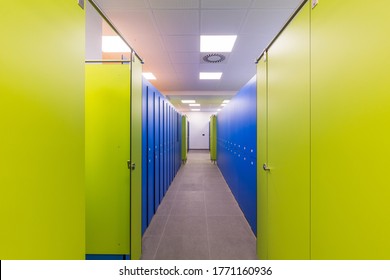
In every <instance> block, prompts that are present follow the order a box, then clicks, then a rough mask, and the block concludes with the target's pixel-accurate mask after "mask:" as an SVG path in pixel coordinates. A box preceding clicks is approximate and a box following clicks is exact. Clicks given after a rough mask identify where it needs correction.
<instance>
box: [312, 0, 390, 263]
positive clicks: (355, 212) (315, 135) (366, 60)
mask: <svg viewBox="0 0 390 280" xmlns="http://www.w3.org/2000/svg"><path fill="white" fill-rule="evenodd" d="M389 10H390V1H387V0H379V1H375V3H373V2H370V1H353V0H346V1H336V0H327V1H320V2H319V4H318V6H317V7H315V8H314V10H313V11H312V80H311V81H312V103H311V104H312V114H311V116H312V258H314V259H390V239H389V236H390V214H389V213H390V203H389V201H390V188H389V186H390V175H389V166H390V161H389V159H390V145H389V143H390V130H389V120H390V110H389V108H390V107H389V104H390V94H389V93H390V83H389V72H390V52H389V50H390V37H389V35H388V30H389V27H390V17H389Z"/></svg>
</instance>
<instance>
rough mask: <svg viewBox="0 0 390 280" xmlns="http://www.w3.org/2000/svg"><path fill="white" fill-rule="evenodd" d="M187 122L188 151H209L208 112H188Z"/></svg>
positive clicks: (209, 114)
mask: <svg viewBox="0 0 390 280" xmlns="http://www.w3.org/2000/svg"><path fill="white" fill-rule="evenodd" d="M186 115H187V117H188V122H189V132H190V133H189V134H190V135H189V140H190V145H189V149H190V150H191V149H198V150H199V149H201V150H208V149H209V137H210V136H209V122H210V116H211V115H212V113H210V112H188V113H186Z"/></svg>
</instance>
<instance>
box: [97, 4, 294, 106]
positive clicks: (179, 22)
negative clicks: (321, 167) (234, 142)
mask: <svg viewBox="0 0 390 280" xmlns="http://www.w3.org/2000/svg"><path fill="white" fill-rule="evenodd" d="M94 2H95V3H96V4H97V5H98V6H99V7H100V8H101V9H102V10H103V11H104V13H105V14H106V15H107V16H108V18H109V19H110V20H111V21H112V22H113V24H114V25H115V26H116V27H117V29H118V30H119V31H120V32H121V33H122V34H123V35H124V37H125V39H126V41H127V42H128V43H129V44H130V45H131V46H132V47H133V48H134V49H135V50H136V51H137V53H138V54H139V55H140V56H141V57H142V58H143V59H144V61H145V64H144V67H143V69H144V72H152V73H153V74H154V75H155V76H156V77H157V80H155V81H152V83H153V84H154V85H155V86H156V87H157V88H158V89H159V90H160V91H161V92H162V93H163V94H165V95H166V96H168V98H170V96H171V95H175V96H176V97H175V98H172V100H171V102H172V103H173V104H174V105H175V102H174V100H176V99H178V98H177V96H180V95H187V94H186V92H192V93H194V92H198V93H199V95H202V96H205V95H209V96H212V95H219V96H221V98H225V97H226V96H227V95H231V93H232V92H237V91H238V90H239V89H240V88H241V87H242V86H243V85H244V84H245V83H246V82H248V81H249V80H250V79H251V78H252V77H253V76H254V75H255V73H256V65H255V63H254V62H255V59H256V58H257V57H258V56H259V55H260V54H261V52H262V51H263V50H264V48H265V47H266V46H267V45H268V44H269V43H270V41H271V40H272V39H273V38H274V37H275V35H276V34H277V33H278V32H279V30H280V29H281V28H282V26H283V25H284V24H285V22H286V21H287V20H288V18H289V17H290V16H291V14H292V13H293V12H294V11H295V10H296V8H297V7H298V6H299V5H300V4H301V3H302V0H95V1H94ZM200 35H238V37H237V41H236V44H235V46H234V48H233V51H232V53H230V54H228V55H227V59H226V60H225V61H224V62H222V63H219V64H209V63H204V62H203V61H202V57H203V56H204V55H206V53H200ZM201 71H202V72H213V71H216V72H223V75H222V79H221V80H219V81H218V80H217V81H215V80H213V81H207V80H199V72H201ZM177 92H182V93H177ZM204 92H207V94H204ZM194 96H195V97H196V95H194V94H192V97H194ZM211 99H212V98H211ZM208 109H209V110H212V109H210V106H208ZM183 110H185V108H184V109H183Z"/></svg>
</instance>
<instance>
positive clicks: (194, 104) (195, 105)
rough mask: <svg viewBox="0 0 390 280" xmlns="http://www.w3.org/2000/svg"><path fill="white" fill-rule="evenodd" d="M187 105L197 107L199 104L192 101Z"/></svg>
mask: <svg viewBox="0 0 390 280" xmlns="http://www.w3.org/2000/svg"><path fill="white" fill-rule="evenodd" d="M188 105H190V106H191V107H199V106H200V104H196V103H192V104H188Z"/></svg>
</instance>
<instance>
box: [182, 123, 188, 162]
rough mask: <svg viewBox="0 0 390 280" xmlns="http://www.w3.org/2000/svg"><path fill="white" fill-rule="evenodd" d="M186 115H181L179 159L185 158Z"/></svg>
mask: <svg viewBox="0 0 390 280" xmlns="http://www.w3.org/2000/svg"><path fill="white" fill-rule="evenodd" d="M187 140H188V139H187V116H182V117H181V160H182V161H186V160H187V150H188V147H187V143H188V142H187Z"/></svg>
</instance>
